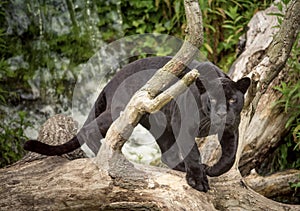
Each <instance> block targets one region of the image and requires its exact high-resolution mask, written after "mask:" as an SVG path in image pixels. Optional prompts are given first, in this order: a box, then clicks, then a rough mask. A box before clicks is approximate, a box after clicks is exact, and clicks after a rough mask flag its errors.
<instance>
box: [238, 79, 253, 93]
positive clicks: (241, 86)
mask: <svg viewBox="0 0 300 211" xmlns="http://www.w3.org/2000/svg"><path fill="white" fill-rule="evenodd" d="M250 83H251V80H250V78H248V77H245V78H242V79H240V80H238V81H237V82H236V84H237V88H238V90H240V91H241V92H242V93H243V94H245V93H246V92H247V89H248V88H249V86H250Z"/></svg>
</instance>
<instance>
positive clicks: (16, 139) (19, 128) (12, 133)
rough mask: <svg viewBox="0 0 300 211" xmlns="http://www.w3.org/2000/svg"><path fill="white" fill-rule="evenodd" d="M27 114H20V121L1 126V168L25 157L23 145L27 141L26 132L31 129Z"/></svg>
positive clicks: (5, 123) (14, 120)
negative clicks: (26, 129) (28, 128)
mask: <svg viewBox="0 0 300 211" xmlns="http://www.w3.org/2000/svg"><path fill="white" fill-rule="evenodd" d="M26 115H27V114H26V112H22V111H20V112H18V117H19V118H18V119H12V120H11V121H9V122H2V123H1V125H0V167H3V166H6V165H9V164H11V163H13V162H15V161H17V160H19V159H20V158H21V157H22V156H24V155H25V151H24V150H23V147H22V146H23V144H24V142H25V141H26V140H27V137H26V135H25V134H24V130H25V128H27V127H30V126H31V124H30V122H29V121H28V120H27V119H26V117H27V116H26Z"/></svg>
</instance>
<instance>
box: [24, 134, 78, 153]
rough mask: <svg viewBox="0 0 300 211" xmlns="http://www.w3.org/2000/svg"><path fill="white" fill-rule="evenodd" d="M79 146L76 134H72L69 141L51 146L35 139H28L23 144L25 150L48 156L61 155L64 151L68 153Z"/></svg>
mask: <svg viewBox="0 0 300 211" xmlns="http://www.w3.org/2000/svg"><path fill="white" fill-rule="evenodd" d="M79 147H80V143H79V141H78V139H77V137H76V136H74V137H73V138H72V139H71V140H70V141H68V142H66V143H64V144H61V145H56V146H51V145H48V144H45V143H42V142H40V141H37V140H29V141H27V142H25V144H24V149H25V150H28V151H31V152H37V153H39V154H42V155H48V156H54V155H62V154H65V153H69V152H72V151H74V150H75V149H77V148H79Z"/></svg>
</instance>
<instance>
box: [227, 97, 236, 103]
mask: <svg viewBox="0 0 300 211" xmlns="http://www.w3.org/2000/svg"><path fill="white" fill-rule="evenodd" d="M228 102H229V103H230V104H233V103H235V102H236V99H234V98H231V99H229V101H228Z"/></svg>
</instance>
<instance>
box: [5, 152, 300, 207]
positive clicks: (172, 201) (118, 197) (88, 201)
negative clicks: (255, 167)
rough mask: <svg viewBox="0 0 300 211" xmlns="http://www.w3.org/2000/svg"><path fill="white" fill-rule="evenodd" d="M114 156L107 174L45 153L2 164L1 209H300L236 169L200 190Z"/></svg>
mask: <svg viewBox="0 0 300 211" xmlns="http://www.w3.org/2000/svg"><path fill="white" fill-rule="evenodd" d="M117 160H118V161H119V163H118V164H116V166H115V169H116V171H115V172H111V174H110V175H107V173H106V172H105V171H102V170H100V169H99V168H98V167H97V165H96V164H95V162H94V160H93V159H91V158H81V159H77V160H72V161H69V160H67V159H65V158H62V157H48V158H44V159H41V160H36V161H32V162H26V163H23V164H21V165H14V166H11V167H8V168H4V169H0V184H1V188H0V194H1V198H0V207H1V210H12V209H14V210H120V209H124V210H209V211H211V210H268V211H270V210H271V211H272V210H274V211H280V210H291V211H296V210H300V206H296V205H286V204H281V203H277V202H274V201H272V200H269V199H267V198H265V197H263V196H261V195H259V194H258V193H256V192H254V191H252V190H250V189H248V188H247V187H246V186H245V185H244V183H243V180H242V177H241V176H240V175H238V174H237V172H236V171H231V172H228V173H227V174H225V175H223V176H221V177H219V178H213V179H210V184H211V190H210V191H209V192H208V193H203V192H199V191H197V190H194V189H192V188H191V187H190V186H189V185H187V184H186V181H185V174H184V173H181V172H176V171H173V170H170V169H164V168H157V167H150V166H144V165H135V166H133V165H132V164H130V163H128V162H127V161H126V160H123V161H121V162H120V159H119V158H118V159H117ZM118 168H119V169H118Z"/></svg>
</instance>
